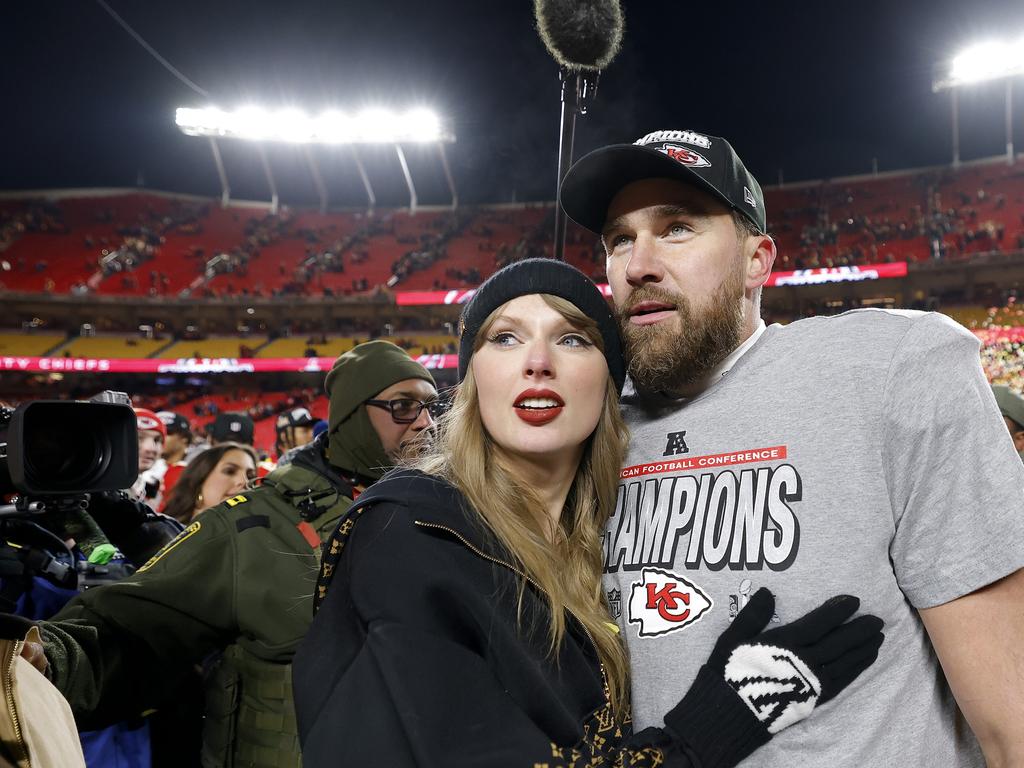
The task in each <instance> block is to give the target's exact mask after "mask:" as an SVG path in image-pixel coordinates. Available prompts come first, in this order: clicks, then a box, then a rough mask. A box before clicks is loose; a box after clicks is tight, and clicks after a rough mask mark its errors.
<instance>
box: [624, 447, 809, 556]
mask: <svg viewBox="0 0 1024 768" xmlns="http://www.w3.org/2000/svg"><path fill="white" fill-rule="evenodd" d="M802 496H803V482H802V480H801V479H800V475H799V473H797V471H796V469H795V468H794V467H793V466H792V465H790V464H782V465H781V466H777V467H758V468H748V469H742V470H739V471H738V475H737V473H736V471H734V470H724V471H722V472H720V473H718V474H717V475H716V474H712V473H705V474H702V475H700V476H699V477H695V476H693V475H673V476H668V477H661V478H648V479H646V480H628V479H627V480H626V482H624V483H623V484H622V485H620V486H619V495H618V500H617V502H616V505H615V512H614V513H613V514H612V518H611V520H610V521H609V523H608V529H607V531H606V532H605V535H604V561H605V570H606V571H608V572H610V573H614V572H615V571H618V570H619V568H622V569H623V570H625V571H635V570H639V569H640V568H643V567H644V566H651V565H661V566H666V567H672V566H673V565H675V566H676V567H678V560H679V559H683V560H684V561H685V567H686V568H687V569H695V568H698V567H700V566H701V564H703V565H704V566H705V567H707V568H708V569H710V570H712V571H717V570H721V569H722V568H725V567H726V566H728V567H729V568H730V569H732V570H740V569H746V570H754V571H758V570H761V569H762V568H764V567H765V566H767V567H768V568H769V569H771V570H773V571H782V570H785V569H786V568H789V566H790V565H792V564H793V561H794V559H795V558H796V555H797V551H798V550H799V548H800V521H799V520H798V519H797V516H796V514H795V512H794V509H793V502H796V501H800V499H801V498H802Z"/></svg>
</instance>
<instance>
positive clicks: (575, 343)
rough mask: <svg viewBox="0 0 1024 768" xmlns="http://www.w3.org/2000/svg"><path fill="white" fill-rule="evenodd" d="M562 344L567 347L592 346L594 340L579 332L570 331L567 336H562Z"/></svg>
mask: <svg viewBox="0 0 1024 768" xmlns="http://www.w3.org/2000/svg"><path fill="white" fill-rule="evenodd" d="M562 344H565V345H566V346H567V347H589V346H592V342H591V341H590V339H588V338H587V337H586V336H582V335H580V334H578V333H570V334H568V335H567V336H563V337H562Z"/></svg>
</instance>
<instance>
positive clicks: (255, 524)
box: [235, 515, 270, 533]
mask: <svg viewBox="0 0 1024 768" xmlns="http://www.w3.org/2000/svg"><path fill="white" fill-rule="evenodd" d="M269 527H270V517H269V516H267V515H249V516H248V517H242V518H239V519H238V520H236V521H235V528H237V529H238V532H239V533H241V532H242V531H245V530H248V529H249V528H269Z"/></svg>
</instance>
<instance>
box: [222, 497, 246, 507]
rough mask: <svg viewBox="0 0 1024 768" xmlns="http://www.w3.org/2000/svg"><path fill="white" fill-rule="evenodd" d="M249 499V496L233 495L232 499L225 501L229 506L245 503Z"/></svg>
mask: <svg viewBox="0 0 1024 768" xmlns="http://www.w3.org/2000/svg"><path fill="white" fill-rule="evenodd" d="M248 500H249V499H248V497H247V496H242V495H238V496H232V497H231V498H230V499H227V500H225V502H224V503H225V504H227V505H228V506H229V507H237V506H238V505H239V504H245V502H247V501H248Z"/></svg>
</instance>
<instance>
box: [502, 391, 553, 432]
mask: <svg viewBox="0 0 1024 768" xmlns="http://www.w3.org/2000/svg"><path fill="white" fill-rule="evenodd" d="M531 401H535V402H531ZM536 401H543V402H536ZM512 407H513V408H514V409H515V412H516V416H518V417H519V418H520V419H522V420H523V421H525V422H526V423H527V424H530V425H533V426H542V425H544V424H547V423H548V422H551V421H554V420H555V419H557V418H558V416H559V415H560V414H561V413H562V409H563V408H564V407H565V401H564V400H562V398H561V396H560V395H559V394H558V393H557V392H553V391H552V390H550V389H526V390H523V391H522V392H520V393H519V395H518V396H517V397H516V400H515V403H513V405H512Z"/></svg>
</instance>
